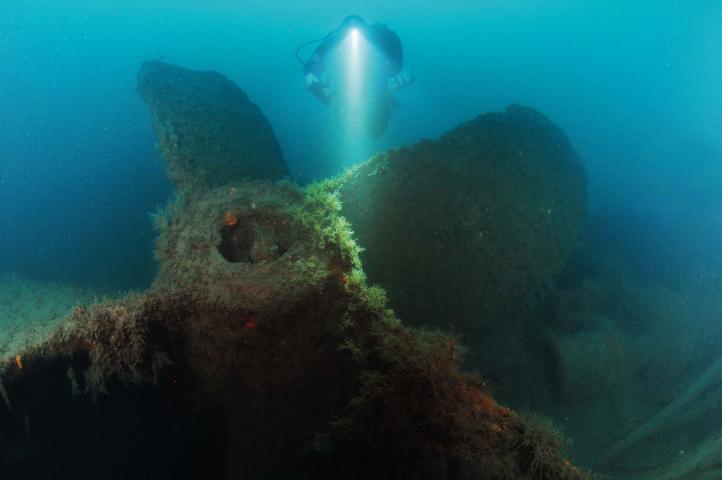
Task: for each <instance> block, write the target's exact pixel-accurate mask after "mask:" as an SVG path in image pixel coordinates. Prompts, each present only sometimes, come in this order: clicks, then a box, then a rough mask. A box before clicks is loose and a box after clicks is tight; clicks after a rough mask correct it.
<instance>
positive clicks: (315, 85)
mask: <svg viewBox="0 0 722 480" xmlns="http://www.w3.org/2000/svg"><path fill="white" fill-rule="evenodd" d="M306 88H307V89H308V91H309V92H311V93H313V94H314V95H315V96H316V98H318V99H319V101H320V102H321V103H323V104H326V105H328V104H329V103H330V102H331V89H330V88H328V85H325V84H323V83H322V82H321V80H320V79H319V78H318V76H316V74H314V73H307V74H306Z"/></svg>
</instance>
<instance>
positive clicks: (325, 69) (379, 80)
mask: <svg viewBox="0 0 722 480" xmlns="http://www.w3.org/2000/svg"><path fill="white" fill-rule="evenodd" d="M354 35H355V36H357V37H361V38H362V39H363V41H364V44H365V45H368V46H369V47H370V48H369V51H368V52H367V54H366V55H364V58H363V67H361V68H362V69H363V71H359V72H355V75H356V76H358V77H360V78H357V79H355V80H353V79H349V78H344V74H343V73H342V71H341V70H342V69H343V66H344V65H342V64H344V63H347V62H349V61H350V59H349V58H347V57H348V55H349V52H348V51H346V50H345V49H344V48H343V45H344V42H346V41H347V39H349V38H350V37H351V36H354ZM357 41H358V40H357ZM317 42H320V45H318V47H316V49H315V50H314V52H313V55H312V56H311V58H310V59H309V60H308V61H305V62H304V61H303V60H302V59H301V58H300V56H299V52H300V51H301V49H303V48H304V47H306V46H308V45H310V44H313V43H317ZM296 57H297V58H298V60H299V61H300V62H301V63H303V72H304V74H305V76H306V88H307V89H308V90H309V91H310V92H311V93H312V94H313V95H314V96H316V98H318V100H319V101H320V102H321V103H323V104H324V105H332V106H333V107H334V108H335V109H336V110H337V112H338V113H340V114H343V113H344V110H345V108H346V106H347V105H346V104H347V103H348V101H349V99H348V98H347V97H348V96H349V95H348V90H349V83H353V82H356V83H358V82H364V83H365V84H366V85H364V86H363V88H361V89H360V90H361V93H360V94H359V93H358V92H357V93H356V94H357V95H361V96H362V97H363V98H362V99H361V100H362V101H363V102H364V107H365V109H366V111H367V113H368V118H367V119H366V120H367V121H366V130H367V133H369V134H370V135H371V136H379V135H380V134H381V133H383V132H384V130H386V126H387V124H388V118H389V115H390V112H391V109H392V108H395V107H397V106H398V103H397V102H396V101H395V100H394V98H393V94H394V93H395V92H397V91H399V90H400V89H402V88H404V87H406V86H409V85H411V83H413V78H412V77H411V75H409V74H408V73H405V72H404V71H403V63H404V54H403V48H402V46H401V40H399V37H398V36H397V35H396V33H394V32H393V31H392V30H390V29H389V28H388V27H387V26H386V25H385V24H381V23H378V22H376V23H374V24H372V25H369V24H367V23H366V22H365V21H364V20H363V19H362V18H361V17H359V16H358V15H350V16H348V17H346V18H345V19H344V20H343V22H341V25H340V26H339V27H338V28H336V29H335V30H332V31H331V32H330V33H328V34H327V35H326V36H325V37H323V38H322V39H319V40H312V41H310V42H306V43H304V44H303V45H301V46H300V47H298V49H297V50H296Z"/></svg>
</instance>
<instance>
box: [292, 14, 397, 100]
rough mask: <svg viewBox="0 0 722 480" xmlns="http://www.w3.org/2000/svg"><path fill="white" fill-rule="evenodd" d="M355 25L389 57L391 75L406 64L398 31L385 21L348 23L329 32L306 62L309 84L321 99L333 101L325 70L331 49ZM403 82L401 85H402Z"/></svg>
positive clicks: (305, 71)
mask: <svg viewBox="0 0 722 480" xmlns="http://www.w3.org/2000/svg"><path fill="white" fill-rule="evenodd" d="M351 28H357V29H359V31H360V32H361V33H362V34H363V36H364V37H365V38H366V40H367V41H368V42H369V43H371V44H372V45H373V46H374V47H376V48H377V49H378V50H379V52H381V53H382V54H383V55H384V56H385V57H386V58H387V61H388V67H389V71H388V75H389V78H392V77H395V76H397V75H401V69H402V68H403V64H404V52H403V48H402V47H401V40H400V39H399V37H398V35H396V33H394V32H393V31H392V30H390V29H389V28H388V27H386V25H385V24H382V23H378V22H377V23H374V24H373V25H366V24H362V25H354V26H349V25H344V26H341V27H339V28H337V29H336V30H334V31H333V32H331V33H329V34H328V35H327V36H326V37H325V38H324V39H323V41H322V42H321V44H320V45H319V46H318V47H316V50H315V51H314V52H313V56H312V57H311V59H310V60H309V61H308V62H306V63H305V65H304V66H303V73H304V74H305V75H306V86H307V88H308V89H309V90H310V91H311V93H313V94H314V95H315V96H316V97H317V98H318V99H319V100H320V101H321V102H323V103H325V104H328V103H330V91H329V88H328V86H327V85H326V84H325V82H324V80H323V79H324V74H325V72H326V69H327V68H328V65H327V64H326V60H327V58H328V55H329V52H331V51H332V50H333V49H334V48H336V47H337V46H338V44H339V43H341V42H342V41H343V40H344V38H345V37H346V35H347V33H348V31H349V30H350V29H351ZM399 86H401V85H399Z"/></svg>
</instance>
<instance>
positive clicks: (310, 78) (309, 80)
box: [306, 73, 321, 90]
mask: <svg viewBox="0 0 722 480" xmlns="http://www.w3.org/2000/svg"><path fill="white" fill-rule="evenodd" d="M318 83H321V80H319V78H318V76H317V75H316V74H315V73H307V74H306V88H308V89H309V90H311V89H312V88H313V87H314V86H315V85H316V84H318Z"/></svg>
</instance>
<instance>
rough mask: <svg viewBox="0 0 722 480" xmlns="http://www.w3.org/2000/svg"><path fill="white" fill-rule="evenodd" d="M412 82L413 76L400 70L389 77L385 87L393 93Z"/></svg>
mask: <svg viewBox="0 0 722 480" xmlns="http://www.w3.org/2000/svg"><path fill="white" fill-rule="evenodd" d="M412 83H414V77H412V76H411V75H409V74H408V73H405V72H402V73H399V74H398V75H394V76H393V77H389V82H388V85H387V87H386V88H387V89H388V91H389V92H391V93H393V92H397V91H399V90H401V89H402V88H405V87H408V86H409V85H411V84H412Z"/></svg>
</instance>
